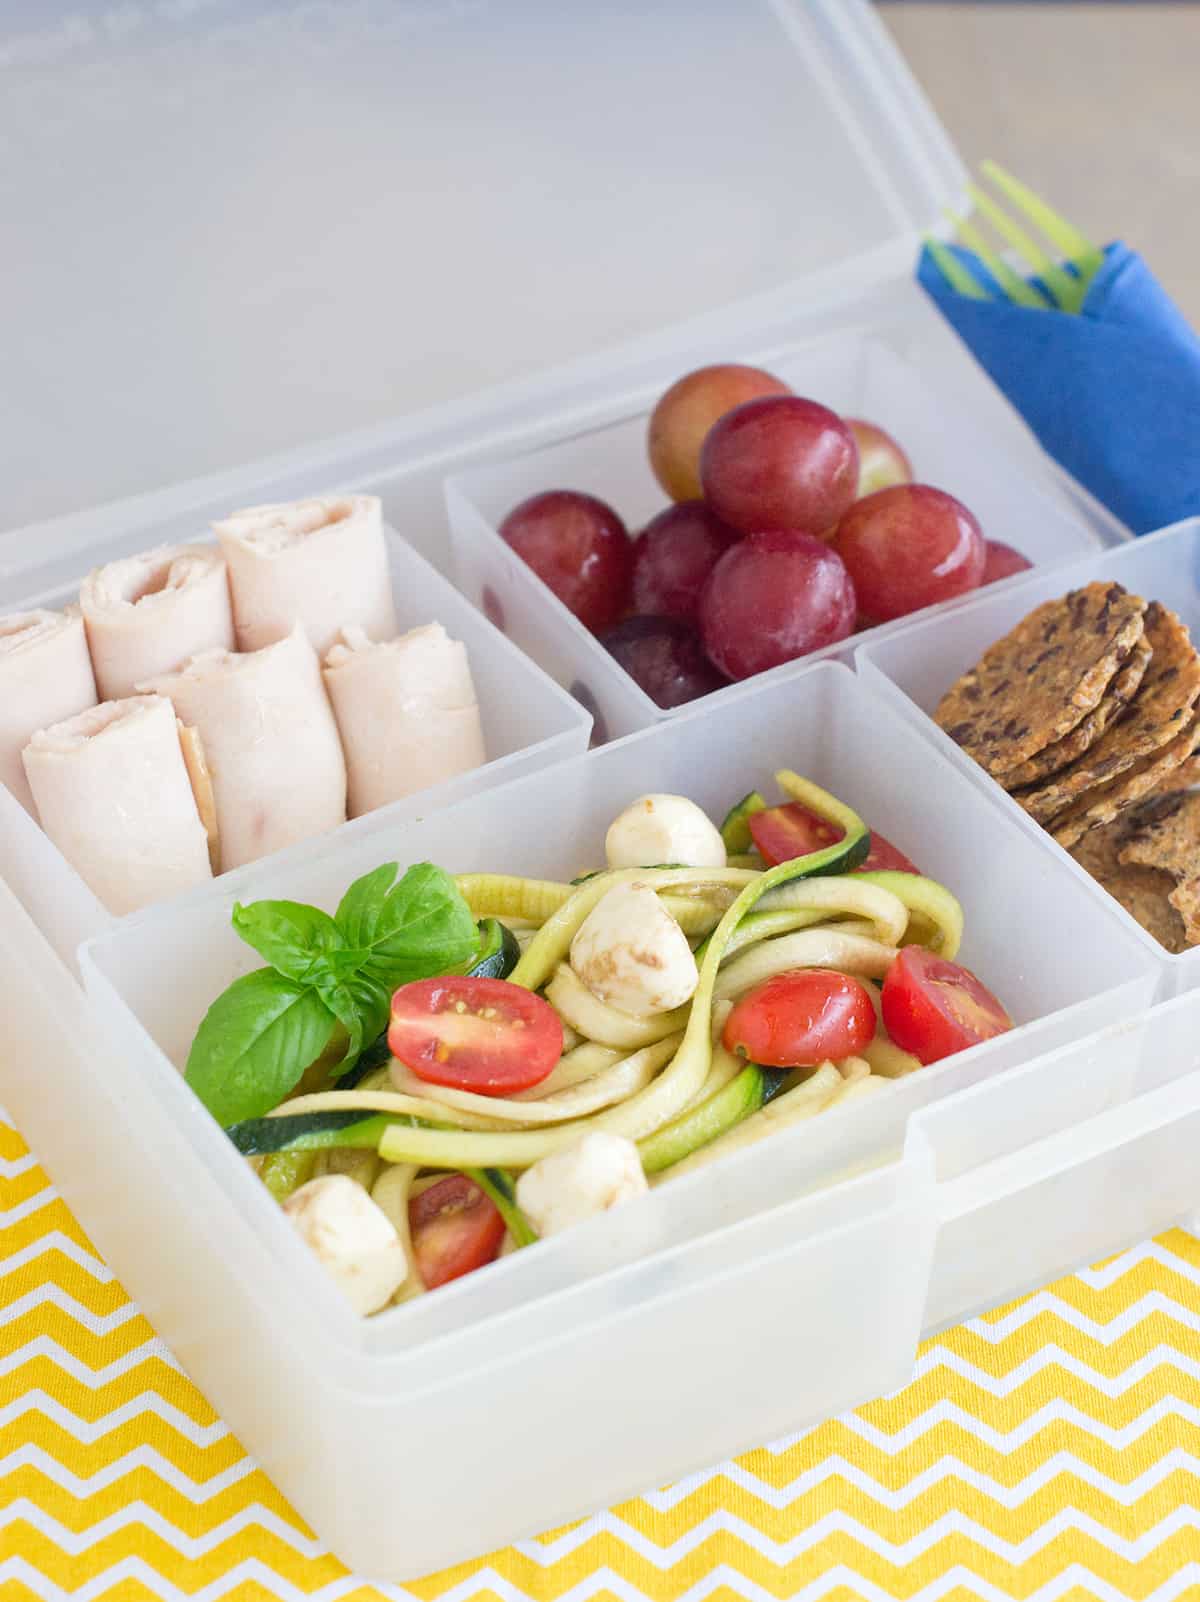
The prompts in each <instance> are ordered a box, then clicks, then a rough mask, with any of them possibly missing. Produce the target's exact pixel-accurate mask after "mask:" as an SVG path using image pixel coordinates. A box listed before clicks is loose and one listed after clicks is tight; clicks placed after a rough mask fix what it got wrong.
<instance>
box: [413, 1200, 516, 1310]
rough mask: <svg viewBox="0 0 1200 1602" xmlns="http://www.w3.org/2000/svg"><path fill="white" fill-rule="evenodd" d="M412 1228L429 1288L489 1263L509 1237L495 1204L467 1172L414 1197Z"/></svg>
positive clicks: (421, 1267) (418, 1259)
mask: <svg viewBox="0 0 1200 1602" xmlns="http://www.w3.org/2000/svg"><path fill="white" fill-rule="evenodd" d="M408 1227H409V1229H410V1230H411V1231H412V1244H413V1256H414V1257H415V1258H416V1259H417V1268H418V1270H419V1272H420V1275H421V1280H422V1282H423V1284H424V1286H425V1289H426V1290H435V1289H436V1288H437V1287H438V1286H439V1285H445V1284H446V1283H447V1282H448V1281H449V1280H452V1279H459V1278H460V1277H461V1276H462V1275H463V1274H469V1273H470V1272H471V1270H472V1269H473V1268H482V1267H483V1265H484V1263H490V1262H491V1261H492V1259H493V1258H494V1257H495V1256H496V1253H497V1252H498V1251H499V1250H500V1242H501V1241H502V1240H503V1239H504V1220H503V1218H501V1216H500V1214H499V1212H498V1211H497V1208H496V1204H495V1202H494V1201H493V1200H492V1199H491V1197H490V1196H488V1195H485V1194H484V1192H483V1191H482V1190H480V1188H479V1186H478V1185H477V1184H475V1182H474V1181H473V1180H470V1179H468V1178H467V1176H466V1175H465V1174H450V1175H448V1176H447V1177H446V1178H445V1179H439V1180H438V1182H437V1184H436V1185H430V1187H429V1189H428V1190H423V1191H422V1192H421V1194H420V1195H419V1196H414V1197H413V1199H412V1200H411V1201H410V1202H409V1204H408Z"/></svg>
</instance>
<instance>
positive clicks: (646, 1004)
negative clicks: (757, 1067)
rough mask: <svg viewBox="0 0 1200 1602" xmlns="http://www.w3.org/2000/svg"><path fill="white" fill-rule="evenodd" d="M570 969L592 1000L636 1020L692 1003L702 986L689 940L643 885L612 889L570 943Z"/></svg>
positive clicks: (656, 898)
mask: <svg viewBox="0 0 1200 1602" xmlns="http://www.w3.org/2000/svg"><path fill="white" fill-rule="evenodd" d="M571 966H572V968H574V970H575V972H576V973H577V974H578V976H579V978H580V980H581V981H582V982H583V984H585V985H586V986H587V988H588V989H589V990H590V991H591V993H592V995H593V996H596V997H598V998H599V999H600V1000H601V1001H607V1002H608V1003H609V1005H610V1006H613V1007H616V1008H617V1009H618V1010H619V1011H621V1012H627V1013H631V1014H632V1015H633V1016H634V1017H635V1018H649V1017H653V1015H654V1014H655V1013H659V1012H670V1011H671V1009H672V1008H673V1007H682V1006H683V1004H684V1002H685V1001H690V1000H691V997H692V995H693V993H694V992H695V989H696V985H697V983H698V981H699V977H700V975H699V973H698V971H697V968H696V959H695V957H693V956H692V951H691V947H690V946H689V945H688V943H687V936H686V935H685V934H684V932H683V930H682V929H681V928H680V927H679V925H678V924H677V923H676V922H675V919H674V918H672V916H671V914H670V913H669V912H668V911H667V909H666V908H665V907H664V906H663V904H662V902H661V901H660V900H659V899H658V897H657V896H656V895H655V893H654V891H653V890H651V889H650V888H649V886H648V885H644V884H618V885H614V886H613V888H612V889H611V890H609V891H608V892H607V893H606V894H605V895H604V896H602V897H601V898H600V900H599V901H597V903H596V905H595V906H594V907H593V908H592V910H591V911H590V912H589V913H588V915H587V917H586V918H585V919H584V920H583V922H582V923H581V924H580V926H579V931H578V933H577V934H576V936H575V938H574V940H572V942H571Z"/></svg>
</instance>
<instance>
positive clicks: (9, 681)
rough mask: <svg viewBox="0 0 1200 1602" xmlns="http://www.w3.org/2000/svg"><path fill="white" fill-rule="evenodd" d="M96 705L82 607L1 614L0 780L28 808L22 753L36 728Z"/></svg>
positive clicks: (30, 807) (31, 807)
mask: <svg viewBox="0 0 1200 1602" xmlns="http://www.w3.org/2000/svg"><path fill="white" fill-rule="evenodd" d="M95 704H96V681H95V679H94V678H93V677H92V664H91V659H90V658H89V656H88V648H87V638H86V636H85V634H84V632H83V618H82V617H81V616H80V613H79V608H78V607H75V606H69V607H67V609H66V611H65V612H50V611H47V610H46V609H45V608H38V609H37V610H36V611H33V612H16V613H13V614H11V615H10V616H8V617H0V784H4V785H7V787H8V788H9V789H10V790H11V791H12V793H13V794H14V795H15V796H16V798H17V800H18V801H19V802H20V803H21V805H22V806H23V807H24V808H25V810H26V811H27V812H32V811H33V810H34V804H33V795H32V793H31V792H30V789H29V783H28V780H27V779H26V777H25V769H24V767H23V765H22V763H21V752H22V751H23V750H24V749H25V747H26V745H27V744H28V743H29V737H30V735H31V734H33V733H34V732H35V731H36V730H37V729H44V728H46V726H47V725H48V724H51V723H59V722H61V720H62V719H63V718H69V717H71V716H73V715H74V714H75V713H76V712H83V711H84V710H85V709H86V708H87V707H90V706H95Z"/></svg>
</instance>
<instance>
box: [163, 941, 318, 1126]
mask: <svg viewBox="0 0 1200 1602" xmlns="http://www.w3.org/2000/svg"><path fill="white" fill-rule="evenodd" d="M334 1021H335V1020H334V1015H333V1013H332V1012H331V1011H330V1010H329V1008H328V1007H327V1006H326V1005H325V1003H324V1002H323V1001H322V999H321V997H320V996H319V995H318V994H317V992H316V991H315V990H313V989H310V988H308V987H307V986H305V985H302V984H299V983H298V982H296V981H295V980H292V979H286V978H285V977H284V976H283V975H282V974H279V973H276V972H275V971H274V969H272V968H259V969H258V970H257V971H256V972H254V973H249V974H246V975H245V977H244V978H242V979H236V980H234V982H233V984H231V985H230V987H229V989H228V990H226V991H224V992H223V994H221V995H219V996H218V997H217V999H216V1000H215V1001H214V1002H213V1004H212V1006H211V1007H210V1008H209V1009H208V1012H207V1013H206V1014H205V1017H204V1021H203V1023H201V1025H200V1027H199V1029H198V1030H197V1031H196V1038H195V1040H193V1041H192V1049H191V1051H190V1052H189V1054H188V1061H187V1071H186V1073H185V1076H184V1077H185V1078H186V1079H187V1082H188V1084H189V1085H190V1086H191V1087H192V1089H193V1090H194V1091H195V1092H196V1094H197V1096H199V1098H200V1100H201V1101H202V1102H203V1103H204V1105H205V1106H206V1107H207V1108H208V1110H209V1112H210V1113H212V1115H213V1117H214V1118H215V1119H216V1120H217V1122H218V1123H219V1124H221V1125H222V1127H228V1125H230V1124H236V1123H240V1122H241V1121H242V1120H243V1119H244V1118H259V1117H261V1116H262V1115H263V1114H264V1113H267V1112H270V1110H271V1109H272V1108H273V1107H277V1106H278V1105H279V1103H280V1102H281V1101H282V1100H283V1099H284V1097H285V1096H287V1095H288V1094H289V1092H290V1091H292V1090H293V1089H294V1088H295V1086H296V1085H297V1083H298V1082H299V1080H300V1077H301V1075H302V1074H303V1072H304V1070H305V1069H306V1068H307V1067H308V1065H309V1064H310V1063H311V1062H315V1060H316V1059H317V1058H318V1057H319V1056H320V1055H321V1053H322V1052H323V1051H324V1050H325V1047H326V1046H327V1045H328V1044H329V1037H330V1036H331V1035H332V1034H333V1028H334Z"/></svg>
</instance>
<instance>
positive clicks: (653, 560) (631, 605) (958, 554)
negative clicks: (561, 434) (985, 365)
mask: <svg viewBox="0 0 1200 1602" xmlns="http://www.w3.org/2000/svg"><path fill="white" fill-rule="evenodd" d="M648 443H649V451H650V464H651V466H652V467H653V469H654V473H655V476H656V477H657V479H658V481H659V483H660V484H661V485H662V487H663V489H664V490H666V492H667V494H668V495H669V496H670V497H671V499H672V501H673V502H674V503H675V504H674V505H672V506H669V507H668V508H667V509H666V510H665V511H663V512H660V513H659V514H658V516H657V517H655V518H652V519H651V521H650V522H649V523H648V524H647V525H646V527H645V528H644V529H643V530H642V532H641V533H640V535H638V536H637V538H635V539H632V540H631V539H630V537H629V534H628V532H627V530H626V528H625V525H624V523H622V521H621V519H620V518H619V517H618V516H617V514H616V512H614V511H613V510H612V508H611V507H610V506H607V505H606V504H605V503H604V502H603V501H600V500H597V499H596V498H595V496H592V495H581V494H577V493H576V492H574V491H572V490H550V491H548V492H546V493H545V494H541V495H535V496H533V497H532V498H531V499H529V500H527V501H522V503H521V504H520V505H519V506H517V507H515V508H514V509H513V511H511V512H510V513H509V514H508V516H507V517H506V518H505V520H504V522H503V523H502V524H501V527H500V533H501V535H502V536H503V537H504V539H506V540H507V541H508V543H509V544H510V545H511V546H512V547H513V549H514V550H515V551H516V552H517V553H518V554H519V555H520V556H521V557H522V558H523V559H524V560H525V561H526V562H527V563H528V564H529V566H530V567H531V568H532V569H533V570H534V572H535V573H536V574H537V575H538V577H539V578H541V579H542V580H543V582H544V583H546V584H547V585H548V586H549V587H550V589H552V590H553V591H554V593H555V595H557V596H558V598H559V600H561V601H562V602H563V603H564V605H566V606H567V607H568V608H569V609H570V610H571V611H572V612H573V613H574V614H575V616H576V617H577V618H578V619H579V620H580V622H581V623H583V624H584V625H585V626H586V627H587V628H589V629H591V630H592V631H593V632H594V633H595V634H597V635H598V636H599V638H600V640H601V642H602V643H603V644H604V645H605V646H607V648H608V649H609V650H610V651H611V652H612V654H613V656H614V657H615V658H616V659H617V661H618V662H620V664H621V666H622V667H624V668H625V670H626V671H627V672H628V673H630V674H631V675H632V676H633V678H634V679H635V680H636V681H637V682H638V684H640V685H641V687H642V689H643V690H645V691H646V693H647V694H648V695H649V696H651V697H652V698H653V700H655V701H656V702H657V703H658V704H659V706H662V707H673V706H680V705H682V703H683V702H685V701H691V700H694V699H695V698H696V697H697V696H699V695H706V694H707V693H708V692H709V691H710V690H714V689H717V688H719V687H720V686H721V685H722V684H725V683H727V682H728V681H729V680H730V679H745V678H749V677H750V676H751V674H754V673H762V672H764V671H765V670H766V669H767V668H772V667H777V666H778V665H779V664H780V663H781V662H790V661H792V660H793V659H794V658H796V657H799V656H805V655H807V654H808V652H810V651H816V650H819V649H820V648H821V647H822V646H825V645H833V644H836V643H837V642H838V641H840V640H844V639H846V638H847V636H849V635H850V634H852V633H853V632H854V631H855V629H861V628H869V627H870V626H871V625H872V624H874V623H882V622H887V621H889V620H890V619H892V618H897V617H903V616H904V615H905V614H906V613H908V612H915V611H917V610H918V608H920V607H923V606H931V605H933V604H934V603H935V602H937V601H945V600H948V599H949V598H950V597H951V596H955V595H962V594H965V593H966V591H968V590H973V589H975V588H977V587H978V586H979V585H981V584H988V583H991V582H992V581H993V580H994V579H999V578H1007V577H1008V576H1009V574H1011V573H1016V572H1019V571H1020V570H1021V569H1022V568H1026V567H1028V566H1029V565H1030V564H1029V563H1028V562H1027V561H1026V560H1025V558H1024V557H1023V556H1021V555H1020V554H1019V553H1018V552H1017V551H1014V550H1013V549H1012V548H1011V546H1007V545H1002V544H1000V543H999V542H998V541H996V540H986V539H985V538H984V536H983V533H982V531H981V529H980V527H979V524H978V523H977V522H976V520H975V518H974V517H973V516H972V515H971V513H970V512H969V511H968V510H967V508H966V507H965V506H964V505H963V504H962V502H961V501H957V500H955V498H954V496H953V495H947V494H946V492H945V491H944V490H939V489H934V488H933V487H932V486H931V485H928V484H914V483H913V482H912V467H911V465H910V463H909V460H908V457H907V456H906V455H905V454H904V452H903V451H902V450H901V448H900V446H899V445H898V444H897V443H896V441H895V440H894V439H892V437H891V436H890V435H889V434H886V433H885V432H884V431H883V429H881V428H878V427H877V426H876V425H875V424H873V423H868V422H863V421H862V420H860V419H857V418H842V417H839V416H838V415H837V413H836V412H832V411H830V410H829V408H828V407H826V406H822V405H820V404H819V403H818V402H817V401H814V400H806V399H804V398H803V397H802V396H800V395H795V394H793V393H792V392H791V390H789V389H788V387H787V386H786V385H785V384H782V383H781V382H780V381H779V380H778V379H777V378H773V377H772V376H771V374H770V373H765V372H762V371H761V370H760V369H759V368H756V367H742V366H737V365H721V366H716V367H702V368H699V369H698V370H697V371H696V372H694V373H688V374H687V376H686V377H684V378H681V379H680V380H679V381H678V383H676V384H673V385H672V386H671V388H670V389H669V390H667V392H666V394H665V395H663V397H662V399H661V400H660V401H659V403H658V405H657V406H656V407H655V408H654V412H653V414H652V416H651V418H650V432H649V442H648Z"/></svg>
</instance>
